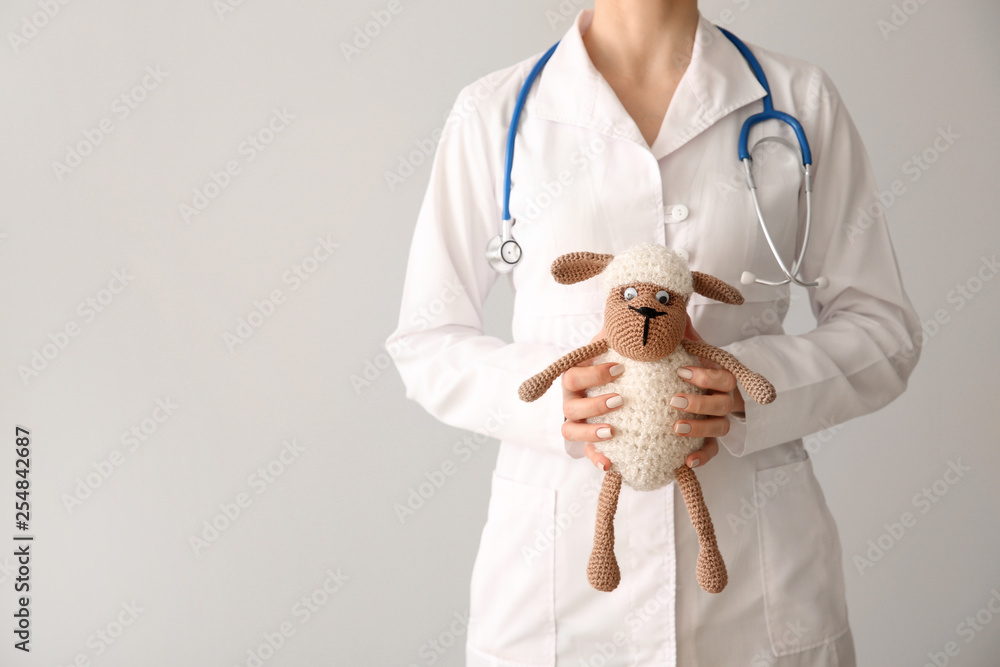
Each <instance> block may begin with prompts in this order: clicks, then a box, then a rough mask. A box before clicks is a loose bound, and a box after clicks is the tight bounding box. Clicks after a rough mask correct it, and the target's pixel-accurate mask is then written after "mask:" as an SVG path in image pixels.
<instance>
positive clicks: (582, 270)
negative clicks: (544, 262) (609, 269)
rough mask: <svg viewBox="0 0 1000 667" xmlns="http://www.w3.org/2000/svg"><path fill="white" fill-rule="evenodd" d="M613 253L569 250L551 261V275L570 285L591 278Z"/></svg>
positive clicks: (605, 264)
mask: <svg viewBox="0 0 1000 667" xmlns="http://www.w3.org/2000/svg"><path fill="white" fill-rule="evenodd" d="M614 258H615V256H614V255H610V254H606V253H597V252H569V253H566V254H565V255H560V256H559V257H556V259H555V261H553V262H552V277H553V278H555V279H556V282H557V283H560V284H562V285H572V284H573V283H578V282H580V281H581V280H586V279H587V278H593V277H594V276H596V275H597V274H599V273H600V272H601V271H603V270H604V267H606V266H607V265H608V262H610V261H611V260H612V259H614Z"/></svg>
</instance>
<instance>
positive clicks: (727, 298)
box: [691, 271, 743, 306]
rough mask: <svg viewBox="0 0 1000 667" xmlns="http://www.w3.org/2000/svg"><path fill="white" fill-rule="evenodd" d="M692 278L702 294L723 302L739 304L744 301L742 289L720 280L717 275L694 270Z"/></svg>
mask: <svg viewBox="0 0 1000 667" xmlns="http://www.w3.org/2000/svg"><path fill="white" fill-rule="evenodd" d="M691 279H692V281H693V282H694V291H695V292H697V293H698V294H701V295H702V296H706V297H708V298H709V299H713V300H715V301H721V302H722V303H728V304H732V305H734V306H738V305H740V304H742V303H743V295H742V294H740V291H739V290H738V289H736V288H735V287H733V286H732V285H730V284H729V283H727V282H723V281H722V280H719V279H718V278H716V277H715V276H710V275H708V274H707V273H701V272H700V271H692V272H691Z"/></svg>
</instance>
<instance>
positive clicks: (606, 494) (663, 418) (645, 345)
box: [518, 243, 775, 593]
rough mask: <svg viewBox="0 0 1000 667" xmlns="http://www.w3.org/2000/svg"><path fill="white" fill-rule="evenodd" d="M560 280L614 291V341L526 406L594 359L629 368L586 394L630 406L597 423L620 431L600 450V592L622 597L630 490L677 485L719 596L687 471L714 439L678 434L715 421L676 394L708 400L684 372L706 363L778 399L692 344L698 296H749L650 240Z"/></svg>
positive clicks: (610, 326) (719, 574)
mask: <svg viewBox="0 0 1000 667" xmlns="http://www.w3.org/2000/svg"><path fill="white" fill-rule="evenodd" d="M552 275H553V277H554V278H555V279H556V281H557V282H559V283H563V284H573V283H577V282H580V281H582V280H587V279H589V278H592V277H594V276H599V277H600V284H601V288H602V289H603V290H604V291H605V292H606V293H607V302H606V304H605V312H604V325H605V332H606V334H607V337H606V338H602V339H600V340H598V341H594V342H592V343H590V344H588V345H585V346H584V347H581V348H579V349H577V350H573V351H572V352H570V353H568V354H566V355H564V356H562V357H560V358H559V359H558V360H556V361H555V362H554V363H553V364H551V365H550V366H549V367H548V368H546V369H545V370H543V371H541V372H540V373H538V374H536V375H535V376H534V377H531V378H529V379H528V380H525V381H524V382H523V383H522V384H521V386H520V388H519V389H518V395H519V396H520V397H521V400H524V401H534V400H536V399H538V398H539V397H540V396H541V395H542V394H544V393H545V392H546V391H547V390H548V389H549V387H551V385H552V383H553V381H554V380H555V379H556V378H557V377H559V376H560V375H561V374H562V373H564V372H565V371H567V370H568V369H569V368H571V367H573V366H575V365H577V364H579V363H581V362H583V361H586V360H587V359H593V360H594V364H602V363H606V362H614V363H617V364H621V365H623V366H624V367H625V370H624V372H623V373H622V374H620V375H618V376H617V377H615V378H614V380H612V381H611V382H609V383H607V384H603V385H599V386H596V387H590V388H589V389H587V391H586V393H587V396H590V397H594V396H599V395H603V394H609V393H616V394H619V395H621V397H622V398H623V399H624V401H623V404H622V406H621V407H619V408H616V409H615V410H612V411H611V412H608V413H606V414H603V415H598V416H596V417H590V418H588V419H587V422H588V423H591V424H609V425H610V426H611V428H612V431H613V435H612V437H611V438H609V439H608V440H603V441H600V442H596V443H595V447H596V449H597V450H598V451H599V452H601V453H602V454H604V455H605V456H607V457H608V459H610V460H611V468H610V470H609V471H608V472H607V473H605V476H604V481H603V483H602V486H601V494H600V497H599V498H598V512H597V523H596V526H595V529H594V548H593V551H592V552H591V555H590V560H589V561H588V563H587V579H588V581H589V582H590V583H591V585H592V586H593V587H594V588H596V589H597V590H600V591H612V590H614V589H615V588H616V587H617V586H618V583H619V581H620V580H621V572H620V570H619V568H618V562H617V560H616V558H615V552H614V543H615V534H614V518H615V511H616V509H617V505H618V496H619V492H620V490H621V485H622V483H626V484H628V485H630V486H631V487H633V488H634V489H636V490H638V491H653V490H655V489H659V488H661V487H663V486H665V485H667V484H669V483H670V482H672V481H676V482H677V485H678V487H679V488H680V491H681V493H682V494H683V496H684V502H685V504H686V505H687V508H688V513H689V514H690V515H691V522H692V524H693V525H694V527H695V530H696V531H697V534H698V544H699V553H698V562H697V568H696V573H697V577H698V583H699V584H700V585H701V587H702V588H703V589H704V590H706V591H708V592H710V593H718V592H720V591H722V590H723V589H724V588H725V586H726V583H727V573H726V565H725V563H724V562H723V560H722V555H721V554H720V553H719V548H718V544H717V542H716V537H715V529H714V527H713V526H712V519H711V517H710V516H709V513H708V508H707V506H706V505H705V500H704V498H703V497H702V493H701V485H700V484H699V482H698V479H697V477H695V475H694V472H693V471H692V470H691V469H690V468H688V467H687V465H686V460H687V457H688V455H689V454H690V453H691V452H694V451H697V450H699V449H701V448H702V447H703V446H704V438H700V437H691V436H686V435H678V434H676V433H675V432H674V425H675V424H676V423H677V421H678V420H679V419H684V420H688V421H694V420H698V419H704V418H705V416H704V415H699V414H695V413H690V412H687V411H685V410H679V409H677V408H675V407H673V406H672V405H670V399H671V398H672V397H673V396H674V395H676V394H706V393H708V391H707V390H704V389H701V388H700V387H698V386H696V385H694V384H692V383H690V382H686V381H685V380H683V379H682V378H680V377H679V376H678V375H677V373H676V371H677V369H678V368H680V367H682V366H700V365H701V364H700V363H699V362H698V357H701V358H704V359H708V360H711V361H713V362H715V363H717V364H719V365H720V366H722V367H723V368H726V369H728V370H729V371H731V372H732V373H733V375H734V376H735V377H736V378H737V380H738V381H739V383H740V385H741V386H742V387H743V388H744V389H745V390H746V392H747V394H749V395H750V396H751V397H752V398H753V399H754V400H755V401H757V402H758V403H762V404H763V403H770V402H771V401H773V400H774V398H775V391H774V387H773V386H771V383H770V382H768V381H767V380H766V379H765V378H764V377H763V376H761V375H758V374H757V373H754V372H753V371H750V370H748V369H747V368H746V367H744V366H743V365H742V364H741V363H740V362H739V361H738V360H737V359H736V358H735V357H733V356H732V355H731V354H729V353H728V352H726V351H725V350H720V349H719V348H716V347H713V346H712V345H709V344H708V343H705V342H703V341H691V340H686V339H684V337H683V336H684V330H685V326H686V322H687V315H686V307H687V302H688V298H689V297H690V295H691V294H692V292H697V293H699V294H701V295H704V296H706V297H708V298H710V299H714V300H716V301H721V302H723V303H730V304H739V303H743V297H742V295H741V294H740V293H739V290H737V289H736V288H735V287H732V286H731V285H729V284H727V283H725V282H724V281H722V280H719V279H718V278H715V277H714V276H711V275H708V274H703V273H699V272H697V271H691V270H690V269H689V268H688V265H687V256H686V255H685V254H683V253H680V252H675V251H673V250H670V249H667V248H665V247H663V246H660V245H654V244H649V243H643V244H640V245H637V246H633V247H632V248H630V249H629V250H628V251H626V252H624V253H622V254H620V255H618V256H612V255H608V254H600V253H593V252H574V253H568V254H566V255H562V256H560V257H559V258H557V259H556V260H555V261H554V262H553V263H552Z"/></svg>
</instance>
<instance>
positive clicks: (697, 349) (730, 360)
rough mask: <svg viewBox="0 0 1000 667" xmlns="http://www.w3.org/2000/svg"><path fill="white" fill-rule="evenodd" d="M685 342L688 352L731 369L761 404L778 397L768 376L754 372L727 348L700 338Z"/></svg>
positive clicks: (744, 387)
mask: <svg viewBox="0 0 1000 667" xmlns="http://www.w3.org/2000/svg"><path fill="white" fill-rule="evenodd" d="M683 343H684V348H685V349H686V350H687V351H688V352H690V353H692V354H697V355H698V356H699V357H702V358H703V359H708V360H709V361H714V362H715V363H717V364H719V365H720V366H722V367H723V368H726V369H729V372H731V373H732V374H733V375H734V376H736V379H737V380H738V381H739V383H740V386H741V387H743V389H744V390H746V392H747V393H748V394H750V398H752V399H753V400H755V401H757V402H758V403H760V404H761V405H766V404H768V403H770V402H772V401H773V400H774V399H775V398H777V392H775V390H774V386H773V385H772V384H771V383H770V382H768V380H767V378H765V377H764V376H763V375H760V374H759V373H754V372H753V371H752V370H750V369H749V368H747V367H746V366H744V365H743V364H741V363H740V362H739V360H738V359H737V358H736V357H734V356H733V355H731V354H729V353H728V352H726V351H725V350H720V349H719V348H717V347H715V346H713V345H709V344H708V343H706V342H704V341H700V340H685V341H683Z"/></svg>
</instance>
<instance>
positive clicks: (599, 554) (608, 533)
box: [587, 471, 622, 592]
mask: <svg viewBox="0 0 1000 667" xmlns="http://www.w3.org/2000/svg"><path fill="white" fill-rule="evenodd" d="M621 488H622V476H621V475H619V474H618V473H616V472H614V471H609V472H606V473H604V481H603V482H602V483H601V495H600V496H598V498H597V524H596V526H595V528H594V549H593V551H591V552H590V560H589V561H588V562H587V581H589V582H590V585H591V586H593V587H594V588H596V589H597V590H599V591H604V592H610V591H613V590H615V589H616V588H617V587H618V583H619V582H620V581H621V578H622V575H621V571H620V570H619V569H618V559H617V558H615V511H616V510H617V509H618V493H619V492H620V491H621Z"/></svg>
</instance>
